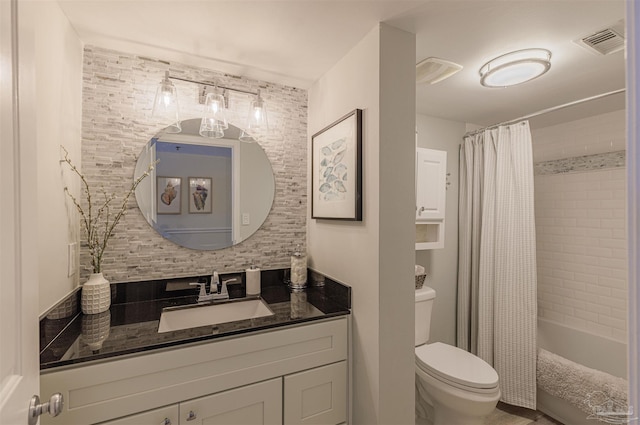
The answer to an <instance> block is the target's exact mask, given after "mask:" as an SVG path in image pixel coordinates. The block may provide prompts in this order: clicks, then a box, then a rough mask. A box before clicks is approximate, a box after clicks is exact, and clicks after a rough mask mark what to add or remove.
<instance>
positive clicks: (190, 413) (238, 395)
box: [180, 378, 282, 425]
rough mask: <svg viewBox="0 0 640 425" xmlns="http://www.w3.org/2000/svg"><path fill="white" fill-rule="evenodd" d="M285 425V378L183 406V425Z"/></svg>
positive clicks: (237, 389) (219, 394)
mask: <svg viewBox="0 0 640 425" xmlns="http://www.w3.org/2000/svg"><path fill="white" fill-rule="evenodd" d="M203 424H208V425H213V424H220V425H236V424H237V425H240V424H252V425H262V424H264V425H267V424H268V425H281V424H282V378H276V379H272V380H270V381H265V382H260V383H258V384H253V385H247V386H244V387H240V388H236V389H234V390H229V391H224V392H221V393H218V394H213V395H210V396H206V397H200V398H197V399H195V400H191V401H186V402H182V403H180V425H203Z"/></svg>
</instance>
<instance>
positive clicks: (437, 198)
mask: <svg viewBox="0 0 640 425" xmlns="http://www.w3.org/2000/svg"><path fill="white" fill-rule="evenodd" d="M446 188H447V152H446V151H438V150H433V149H425V148H418V149H417V152H416V221H424V220H444V212H445V203H446Z"/></svg>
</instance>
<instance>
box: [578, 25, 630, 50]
mask: <svg viewBox="0 0 640 425" xmlns="http://www.w3.org/2000/svg"><path fill="white" fill-rule="evenodd" d="M622 34H624V22H623V21H619V22H618V23H617V24H616V25H614V26H612V27H611V28H606V29H604V30H601V31H598V32H596V33H593V34H590V35H588V36H586V37H582V38H581V39H580V40H578V43H579V44H581V45H582V46H584V47H586V48H587V49H589V50H590V51H592V52H594V53H598V54H600V55H608V54H610V53H614V52H617V51H620V50H622V49H623V48H624V36H623V35H622Z"/></svg>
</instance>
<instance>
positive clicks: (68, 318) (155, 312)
mask: <svg viewBox="0 0 640 425" xmlns="http://www.w3.org/2000/svg"><path fill="white" fill-rule="evenodd" d="M283 275H284V270H282V269H281V270H263V271H262V272H261V286H262V288H261V294H260V295H261V297H262V299H263V300H264V301H265V302H266V303H267V304H268V305H269V308H270V309H271V310H272V311H273V313H274V315H272V316H267V317H260V318H254V319H247V320H240V321H236V322H229V323H222V324H218V325H210V326H201V327H197V328H190V329H184V330H179V331H171V332H164V333H158V325H159V322H160V315H161V314H162V310H163V309H164V308H165V307H173V306H183V305H189V304H194V305H195V304H197V303H196V295H197V292H198V291H197V288H196V287H193V286H189V285H188V284H189V282H195V281H198V279H201V280H205V279H208V278H207V277H206V276H195V277H189V278H172V279H162V280H153V281H143V282H129V283H117V284H112V285H111V298H112V303H111V308H110V309H109V310H108V311H105V312H104V313H100V314H93V315H84V314H82V313H81V312H80V311H79V310H80V308H79V306H80V291H79V290H78V291H76V292H74V293H72V294H71V295H70V296H69V297H68V298H67V299H66V300H64V301H63V302H61V303H60V304H58V306H56V308H54V309H53V310H51V311H50V312H49V313H48V314H47V315H46V316H45V317H43V318H42V319H41V320H40V369H41V370H47V369H52V368H58V367H62V366H66V367H69V366H73V365H82V364H86V363H87V362H94V361H98V360H105V359H112V358H113V357H116V356H121V355H127V354H135V353H140V352H149V351H151V350H158V349H163V348H167V347H172V346H177V345H181V344H187V343H193V342H200V341H206V340H213V339H216V338H221V337H227V336H231V335H239V334H245V333H249V332H256V331H263V330H267V329H271V328H277V327H282V326H287V325H291V324H297V323H304V322H309V321H315V320H320V319H325V318H330V317H336V316H342V315H347V314H349V313H350V310H349V309H350V308H351V288H349V287H348V286H346V285H343V284H341V283H338V282H335V281H333V280H331V279H329V278H326V277H324V276H322V275H320V274H318V273H315V272H312V271H310V272H309V281H310V282H314V283H315V284H312V285H310V286H309V287H307V288H306V289H304V290H292V289H290V288H289V287H288V286H287V285H286V284H285V283H283V279H282V278H283ZM233 277H238V281H239V283H229V284H228V288H229V296H230V298H232V299H234V298H242V297H244V296H245V283H244V281H245V280H244V273H229V274H221V275H220V278H221V279H224V280H226V279H230V278H233ZM318 284H320V285H321V286H315V285H318Z"/></svg>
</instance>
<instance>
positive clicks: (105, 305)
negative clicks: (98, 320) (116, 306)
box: [80, 273, 111, 314]
mask: <svg viewBox="0 0 640 425" xmlns="http://www.w3.org/2000/svg"><path fill="white" fill-rule="evenodd" d="M80 304H81V306H82V312H83V313H84V314H98V313H102V312H104V311H107V310H109V307H110V306H111V285H109V281H108V280H107V279H105V278H104V276H103V275H102V273H93V274H92V275H91V276H89V280H88V281H87V282H86V283H85V284H84V285H82V298H81V303H80Z"/></svg>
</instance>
